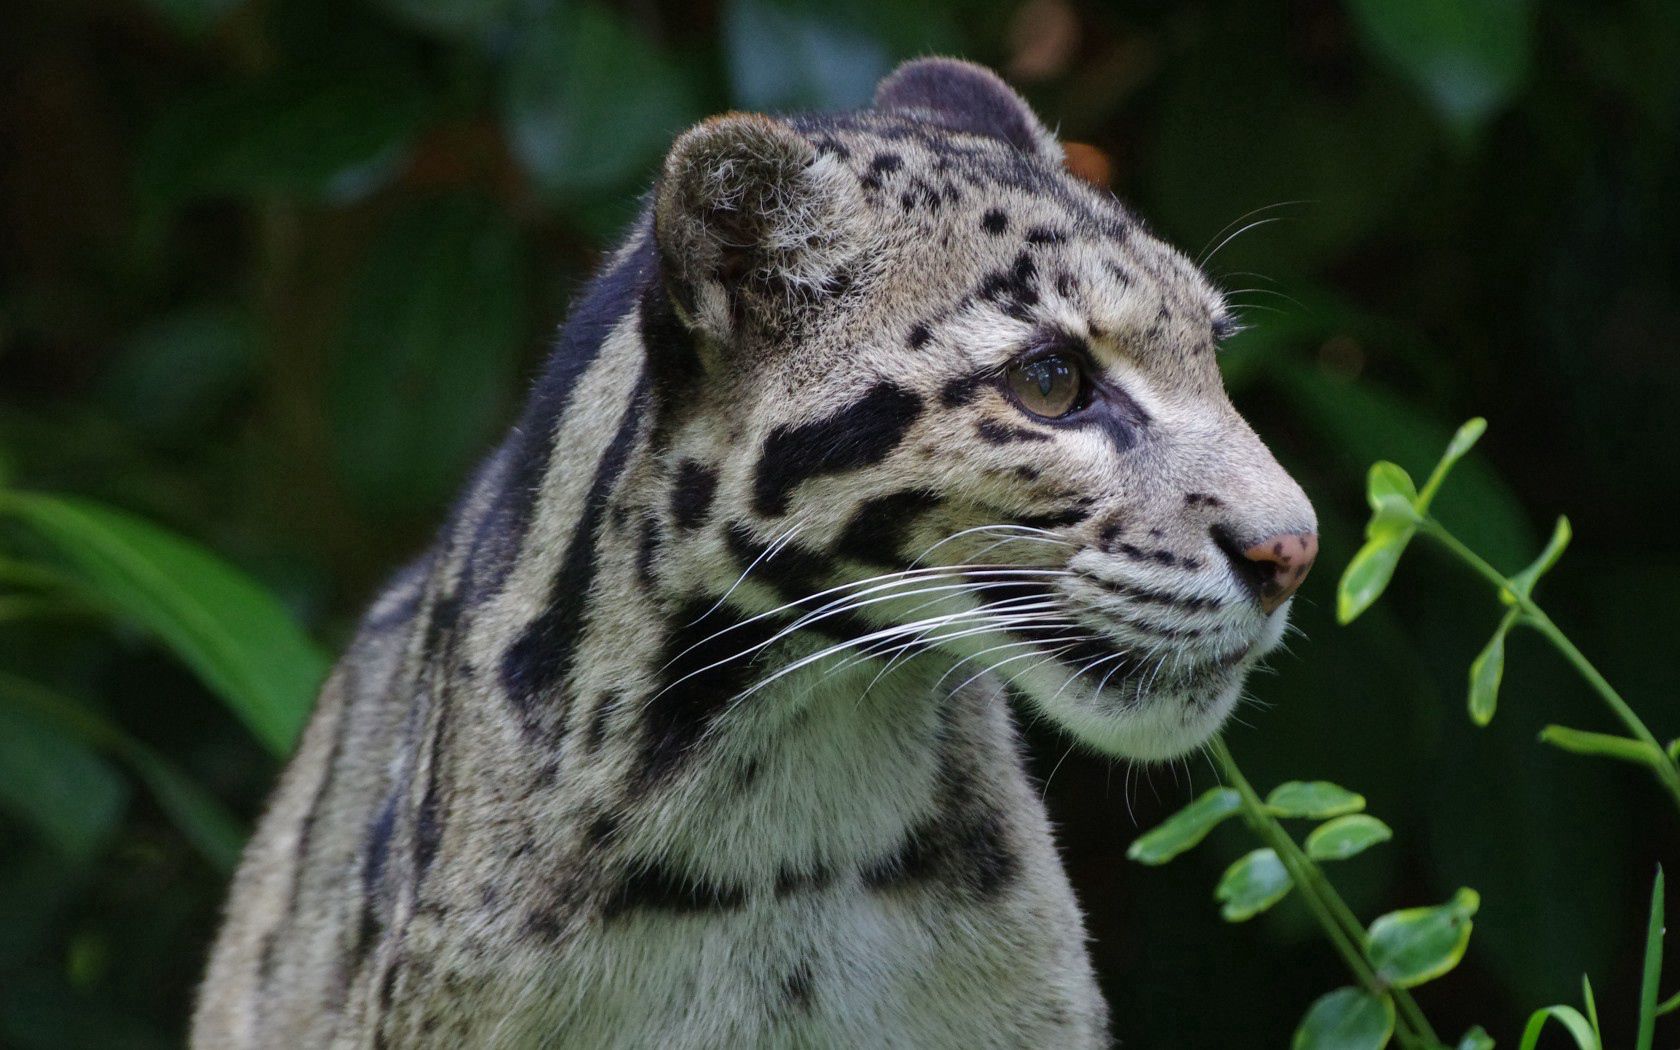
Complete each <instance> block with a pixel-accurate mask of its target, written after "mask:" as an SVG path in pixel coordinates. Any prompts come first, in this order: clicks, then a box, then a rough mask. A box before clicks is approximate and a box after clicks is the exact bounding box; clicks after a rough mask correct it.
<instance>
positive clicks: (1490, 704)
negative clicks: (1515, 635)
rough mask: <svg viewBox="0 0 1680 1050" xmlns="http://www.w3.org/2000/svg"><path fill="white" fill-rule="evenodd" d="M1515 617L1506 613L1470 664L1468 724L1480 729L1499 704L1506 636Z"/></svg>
mask: <svg viewBox="0 0 1680 1050" xmlns="http://www.w3.org/2000/svg"><path fill="white" fill-rule="evenodd" d="M1518 615H1519V614H1518V613H1517V611H1516V610H1514V609H1513V610H1512V611H1511V612H1508V613H1506V614H1505V618H1504V619H1502V620H1500V621H1499V626H1498V627H1496V628H1494V631H1493V637H1492V638H1490V639H1488V643H1487V645H1485V646H1483V647H1482V651H1481V652H1479V653H1477V654H1476V658H1475V659H1474V660H1472V661H1470V721H1472V722H1474V723H1476V724H1477V725H1479V726H1485V725H1487V724H1488V723H1489V722H1491V721H1493V711H1494V708H1495V707H1497V706H1498V704H1499V683H1500V681H1501V680H1503V679H1504V677H1505V636H1506V635H1507V634H1509V633H1510V631H1511V628H1512V627H1513V626H1514V625H1515V624H1516V622H1517V616H1518Z"/></svg>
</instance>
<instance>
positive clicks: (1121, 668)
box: [1027, 636, 1254, 693]
mask: <svg viewBox="0 0 1680 1050" xmlns="http://www.w3.org/2000/svg"><path fill="white" fill-rule="evenodd" d="M1027 640H1028V641H1032V642H1035V643H1036V644H1037V645H1039V646H1040V647H1041V648H1042V649H1044V650H1045V651H1046V652H1049V653H1053V654H1054V657H1055V660H1056V662H1057V663H1059V664H1061V665H1062V666H1063V667H1065V668H1067V669H1068V670H1070V671H1072V672H1073V676H1074V677H1075V678H1077V679H1079V680H1080V681H1083V682H1085V683H1086V684H1087V685H1089V686H1091V687H1092V688H1094V689H1100V690H1106V689H1112V688H1114V687H1117V686H1123V685H1127V684H1131V683H1138V682H1148V683H1149V691H1150V692H1151V693H1154V692H1159V691H1183V690H1188V689H1197V688H1202V687H1205V686H1209V685H1212V684H1215V683H1216V682H1218V681H1219V680H1220V679H1222V678H1225V677H1226V676H1228V675H1230V674H1231V673H1232V672H1233V671H1235V670H1236V669H1237V668H1238V667H1240V666H1241V665H1242V663H1243V662H1244V661H1245V660H1247V659H1248V657H1249V656H1250V655H1251V654H1252V653H1253V652H1254V643H1252V642H1243V643H1241V644H1239V645H1237V646H1235V647H1234V648H1232V649H1230V650H1228V651H1225V652H1221V653H1218V654H1216V655H1213V656H1208V657H1204V656H1201V655H1199V654H1198V655H1194V656H1191V657H1190V659H1189V660H1185V654H1182V653H1180V654H1171V653H1169V654H1163V655H1158V656H1148V655H1141V654H1138V653H1134V652H1131V651H1129V650H1128V649H1126V648H1125V647H1124V646H1123V645H1122V644H1121V643H1120V642H1118V641H1116V640H1115V639H1112V638H1109V637H1106V636H1105V637H1100V638H1086V639H1083V640H1078V641H1066V640H1058V639H1055V638H1044V639H1036V638H1031V637H1028V638H1027Z"/></svg>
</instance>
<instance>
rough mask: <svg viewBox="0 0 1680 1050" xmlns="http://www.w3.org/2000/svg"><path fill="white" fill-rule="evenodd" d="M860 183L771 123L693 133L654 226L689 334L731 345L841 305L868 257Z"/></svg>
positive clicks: (732, 122) (739, 121)
mask: <svg viewBox="0 0 1680 1050" xmlns="http://www.w3.org/2000/svg"><path fill="white" fill-rule="evenodd" d="M855 183H856V179H855V178H854V177H853V176H852V175H851V174H850V173H849V172H848V171H847V170H846V169H845V168H844V167H843V166H842V165H840V164H839V163H838V162H836V161H834V160H833V159H832V158H829V157H826V156H824V155H821V154H819V153H818V152H817V150H816V149H815V148H814V147H812V145H811V144H810V143H809V142H807V141H806V140H805V139H804V138H803V137H802V136H801V135H799V134H798V133H797V132H796V131H794V130H793V128H791V127H789V126H788V125H786V124H784V123H783V122H781V121H778V120H775V119H772V118H770V117H765V116H760V115H757V114H751V113H731V114H727V115H725V116H721V117H714V118H712V119H711V120H708V121H706V122H705V123H703V124H700V125H699V126H697V127H695V128H692V129H690V130H689V131H687V132H685V133H684V134H683V135H682V137H680V138H678V139H677V141H676V143H675V144H674V145H673V146H672V147H671V152H670V154H669V155H667V156H666V158H665V166H664V170H663V172H662V173H661V175H660V178H659V185H658V187H657V188H656V190H655V192H654V209H653V221H654V238H655V240H656V241H657V242H658V245H659V251H660V256H661V260H662V262H663V265H664V270H665V273H666V277H667V282H668V284H669V285H670V290H671V293H672V297H673V298H674V299H675V300H676V302H677V303H678V305H679V306H680V307H681V308H682V309H683V311H684V312H685V313H686V314H687V315H688V321H689V323H690V324H691V325H693V326H695V327H697V328H699V329H701V330H702V331H703V332H704V333H705V334H707V335H709V336H711V337H713V338H714V339H719V340H723V341H731V340H733V339H735V338H737V337H740V336H742V335H743V334H746V333H745V332H744V331H743V329H744V328H751V327H753V326H768V325H776V324H778V323H785V322H786V321H787V320H788V319H789V317H790V316H791V315H792V314H795V313H797V312H798V311H799V310H800V309H801V308H803V307H805V306H808V305H810V304H812V303H814V302H817V301H820V300H821V299H823V298H826V297H827V296H828V295H830V294H832V293H833V292H834V291H835V289H837V288H838V287H840V286H841V285H842V284H843V279H842V275H843V273H844V272H845V270H846V268H847V267H848V266H849V265H850V263H851V260H852V259H853V257H854V256H855V255H856V243H855V242H856V240H857V238H856V235H855V233H854V232H852V227H853V226H855V216H856V214H857V212H858V210H859V209H858V205H857V203H856V202H855V201H854V200H853V198H854V196H855V195H856V194H857V192H858V190H857V187H856V185H855ZM849 217H850V218H851V219H852V222H851V223H848V218H849Z"/></svg>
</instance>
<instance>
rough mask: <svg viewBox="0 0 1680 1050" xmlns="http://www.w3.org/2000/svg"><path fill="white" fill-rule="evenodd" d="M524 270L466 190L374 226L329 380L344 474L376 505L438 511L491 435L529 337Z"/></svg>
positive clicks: (483, 206)
mask: <svg viewBox="0 0 1680 1050" xmlns="http://www.w3.org/2000/svg"><path fill="white" fill-rule="evenodd" d="M416 259H424V260H426V264H425V265H424V266H416V265H415V260H416ZM524 269H525V258H524V253H523V249H522V246H521V244H520V241H519V237H518V234H517V232H516V231H515V230H514V228H513V227H512V225H511V224H510V223H509V222H508V220H507V217H506V215H504V214H503V213H501V212H499V211H498V210H496V209H495V208H493V207H491V206H489V205H488V204H487V203H486V202H484V201H482V200H479V199H478V198H476V197H473V196H470V195H466V194H461V195H452V196H446V197H438V198H432V199H428V200H422V201H419V202H417V203H414V204H411V205H410V206H409V207H407V208H405V209H403V210H400V211H398V212H397V213H396V214H394V215H393V216H391V217H390V218H389V219H388V220H387V221H386V223H385V224H384V226H383V227H382V228H381V230H380V231H379V234H378V236H377V238H376V239H375V240H374V242H373V244H372V246H371V247H370V248H369V250H368V255H367V258H366V260H365V261H364V263H363V265H362V269H361V273H360V274H359V276H358V279H357V280H356V283H355V285H354V290H353V292H352V298H351V301H350V307H349V312H348V315H347V316H346V318H345V320H344V324H343V327H342V328H341V329H340V331H339V333H338V336H337V338H336V339H335V341H334V343H333V345H332V347H331V350H330V357H329V374H328V395H329V399H330V400H329V402H328V411H329V419H330V422H331V424H332V432H333V438H334V440H333V447H334V452H335V454H336V457H337V466H338V469H339V472H340V474H341V475H342V476H343V478H344V480H345V482H346V483H347V486H348V488H349V489H350V491H351V492H352V493H353V495H354V497H355V498H356V499H357V501H358V502H360V503H361V504H362V505H363V506H364V507H365V508H367V509H368V510H369V511H371V512H374V513H376V514H379V515H383V516H386V517H394V516H400V515H402V514H407V513H416V512H419V511H422V510H424V509H426V508H429V507H432V506H435V505H438V504H441V503H442V502H443V501H444V500H446V499H447V498H448V496H449V494H450V493H451V492H452V491H453V490H454V489H455V487H456V486H457V485H458V484H459V483H460V477H461V475H463V474H465V473H466V472H467V471H468V470H470V469H471V466H472V462H473V460H474V459H475V458H477V457H478V455H479V454H480V453H481V452H482V451H483V449H484V448H485V446H486V445H487V444H488V443H489V441H490V440H491V438H492V436H493V432H494V430H495V428H496V425H497V424H498V423H499V422H500V421H501V419H502V405H503V402H504V401H505V399H506V396H507V392H508V391H509V390H511V389H513V387H514V386H515V383H514V370H515V368H516V366H517V361H518V357H519V350H520V347H521V345H522V344H523V342H524V339H525V312H526V303H525V299H524V294H523V285H524V280H525V279H524V275H523V271H524Z"/></svg>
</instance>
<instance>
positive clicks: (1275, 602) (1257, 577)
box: [1243, 532, 1318, 613]
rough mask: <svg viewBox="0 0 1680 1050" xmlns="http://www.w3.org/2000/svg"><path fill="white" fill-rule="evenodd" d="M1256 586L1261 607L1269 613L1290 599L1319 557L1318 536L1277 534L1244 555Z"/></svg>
mask: <svg viewBox="0 0 1680 1050" xmlns="http://www.w3.org/2000/svg"><path fill="white" fill-rule="evenodd" d="M1243 557H1244V558H1246V559H1248V561H1249V562H1250V564H1251V565H1252V568H1251V570H1250V572H1251V574H1252V576H1253V578H1254V582H1255V584H1256V594H1257V595H1258V596H1259V598H1260V607H1261V608H1262V609H1264V610H1266V611H1267V612H1268V613H1270V612H1274V611H1276V609H1277V607H1278V606H1280V605H1282V604H1283V603H1284V602H1286V601H1288V600H1289V599H1290V596H1291V595H1293V594H1294V593H1295V592H1296V591H1298V590H1300V588H1301V581H1302V580H1304V579H1306V578H1307V570H1308V569H1310V568H1312V563H1313V559H1314V558H1316V557H1318V533H1316V532H1280V533H1278V534H1277V535H1276V536H1272V537H1269V538H1267V539H1264V540H1261V541H1260V542H1259V543H1256V544H1255V545H1254V546H1252V547H1249V548H1248V549H1246V550H1244V551H1243Z"/></svg>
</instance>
